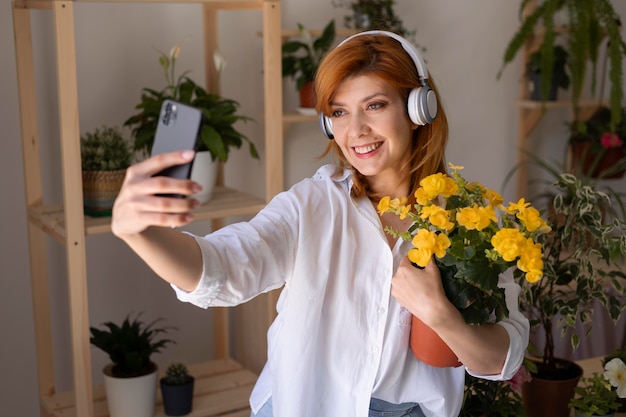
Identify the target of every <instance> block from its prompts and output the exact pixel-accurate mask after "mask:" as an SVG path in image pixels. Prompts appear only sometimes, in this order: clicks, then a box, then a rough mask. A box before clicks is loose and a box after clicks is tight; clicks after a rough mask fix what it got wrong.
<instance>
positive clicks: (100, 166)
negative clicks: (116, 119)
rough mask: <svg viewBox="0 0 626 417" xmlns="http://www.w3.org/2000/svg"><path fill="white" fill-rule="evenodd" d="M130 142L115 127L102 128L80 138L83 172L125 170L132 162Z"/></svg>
mask: <svg viewBox="0 0 626 417" xmlns="http://www.w3.org/2000/svg"><path fill="white" fill-rule="evenodd" d="M133 156H134V154H133V151H132V149H131V146H130V142H129V141H128V140H127V139H126V138H124V137H123V136H122V134H121V133H120V131H119V129H117V128H115V127H107V126H102V128H101V129H99V128H97V129H95V130H94V131H93V132H87V133H85V134H84V135H82V136H81V138H80V157H81V164H82V169H83V171H114V170H118V169H125V168H128V166H129V165H130V164H131V162H132V160H133Z"/></svg>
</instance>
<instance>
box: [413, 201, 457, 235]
mask: <svg viewBox="0 0 626 417" xmlns="http://www.w3.org/2000/svg"><path fill="white" fill-rule="evenodd" d="M420 216H421V217H422V219H428V221H429V222H430V223H431V224H432V225H433V226H436V227H438V228H440V229H444V230H446V231H448V232H449V231H451V230H452V229H454V223H452V222H451V221H450V212H448V211H447V210H445V209H444V208H442V207H439V206H435V205H431V206H426V207H423V208H422V212H421V214H420Z"/></svg>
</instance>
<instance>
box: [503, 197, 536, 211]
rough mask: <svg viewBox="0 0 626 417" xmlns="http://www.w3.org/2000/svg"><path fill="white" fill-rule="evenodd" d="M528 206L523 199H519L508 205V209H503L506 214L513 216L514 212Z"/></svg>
mask: <svg viewBox="0 0 626 417" xmlns="http://www.w3.org/2000/svg"><path fill="white" fill-rule="evenodd" d="M528 206H530V203H527V202H526V201H525V200H524V199H523V198H520V199H519V201H518V202H517V203H509V206H508V207H505V208H504V210H505V211H506V212H507V213H508V214H515V213H516V212H518V211H520V210H523V209H525V208H526V207H528Z"/></svg>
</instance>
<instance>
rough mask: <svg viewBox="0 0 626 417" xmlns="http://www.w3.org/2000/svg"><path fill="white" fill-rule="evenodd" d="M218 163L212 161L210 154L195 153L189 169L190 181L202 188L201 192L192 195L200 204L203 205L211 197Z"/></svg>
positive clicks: (204, 152) (207, 152) (206, 152)
mask: <svg viewBox="0 0 626 417" xmlns="http://www.w3.org/2000/svg"><path fill="white" fill-rule="evenodd" d="M218 167H219V161H217V160H215V161H214V160H213V159H212V157H211V152H209V151H202V152H197V153H196V157H195V159H194V161H193V166H192V167H191V179H192V180H194V181H195V182H197V183H198V184H200V185H201V186H202V191H200V192H199V193H197V194H194V195H193V198H195V199H196V200H198V201H199V202H200V204H204V203H206V202H208V201H210V200H211V197H213V190H214V189H215V183H216V181H217V172H218Z"/></svg>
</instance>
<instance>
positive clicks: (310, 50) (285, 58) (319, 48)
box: [282, 20, 335, 109]
mask: <svg viewBox="0 0 626 417" xmlns="http://www.w3.org/2000/svg"><path fill="white" fill-rule="evenodd" d="M298 32H299V36H298V37H297V38H295V39H291V40H288V41H287V42H285V43H284V44H283V46H282V75H283V77H291V78H293V79H294V80H295V81H296V89H297V90H298V92H299V94H300V107H301V108H303V109H307V108H313V107H315V89H314V86H313V80H314V79H315V73H316V72H317V67H318V66H319V64H320V62H321V61H322V58H324V56H325V55H326V53H327V52H328V50H329V49H330V47H331V46H332V44H333V42H334V41H335V21H334V20H331V21H330V22H328V24H327V25H326V27H324V30H323V31H322V34H321V36H319V37H317V38H315V39H314V38H313V36H312V35H311V33H310V32H309V31H308V30H307V29H306V28H305V27H304V26H303V25H302V24H300V23H298Z"/></svg>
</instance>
